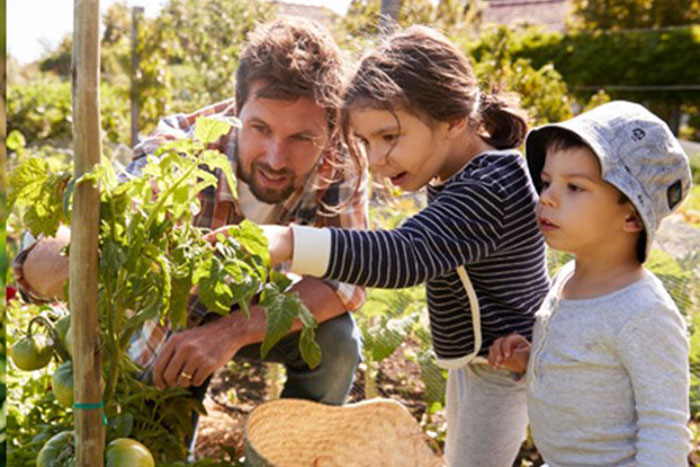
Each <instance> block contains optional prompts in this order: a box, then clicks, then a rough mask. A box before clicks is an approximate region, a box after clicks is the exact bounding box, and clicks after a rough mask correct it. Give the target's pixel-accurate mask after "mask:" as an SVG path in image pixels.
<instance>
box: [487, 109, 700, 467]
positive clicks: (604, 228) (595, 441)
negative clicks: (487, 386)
mask: <svg viewBox="0 0 700 467" xmlns="http://www.w3.org/2000/svg"><path fill="white" fill-rule="evenodd" d="M526 150H527V159H528V166H529V170H530V175H531V176H532V179H533V181H534V183H535V186H536V187H537V188H538V190H540V201H539V205H538V221H539V225H540V230H541V231H542V233H543V235H544V237H545V239H546V241H547V244H548V245H549V246H550V247H552V248H554V249H557V250H560V251H566V252H570V253H572V254H573V255H574V256H575V260H574V261H572V262H570V263H568V264H567V265H565V266H564V267H562V269H561V270H560V271H559V272H558V273H557V275H556V276H555V278H554V280H553V284H552V289H551V290H550V292H549V294H548V296H547V297H546V298H545V300H544V302H543V303H542V306H541V308H540V310H539V311H538V312H537V314H536V323H535V328H534V332H533V338H532V347H530V344H529V343H528V342H527V340H526V339H525V338H523V337H522V336H519V335H517V334H516V335H511V336H508V337H505V338H501V339H498V340H497V341H496V342H494V344H493V345H492V346H491V348H490V351H489V363H491V365H492V366H494V367H496V368H498V367H505V368H509V369H511V370H513V371H516V372H520V373H522V372H524V371H525V370H527V394H528V413H529V416H530V423H531V428H532V436H533V438H534V441H535V444H536V445H537V448H538V449H539V451H540V453H541V454H542V456H543V458H544V460H545V461H546V462H547V463H548V465H549V466H550V467H555V466H563V465H577V466H580V465H614V466H627V465H630V466H631V465H636V466H637V467H639V466H655V467H658V466H664V467H671V466H686V465H687V455H688V452H689V449H690V444H689V434H690V433H689V431H688V429H687V427H686V423H687V420H688V417H689V408H688V386H689V370H688V339H687V337H686V332H685V325H684V321H683V318H682V317H681V315H680V313H679V312H678V309H677V307H676V306H675V304H674V303H673V301H672V299H671V297H670V296H669V295H668V293H667V292H666V291H665V290H664V288H663V285H662V284H661V282H660V281H659V280H658V279H657V278H656V277H655V276H654V275H653V274H652V273H650V272H649V271H647V270H645V269H644V267H643V266H642V264H643V263H644V261H645V260H646V258H647V256H648V253H649V249H650V246H651V244H652V240H653V238H654V234H655V233H656V230H657V227H658V226H659V223H660V221H661V219H662V218H663V217H665V216H667V215H668V214H670V213H671V212H672V211H673V209H674V208H676V207H677V206H678V205H679V204H680V202H681V201H682V199H683V198H684V197H685V196H686V195H687V193H688V191H689V189H690V183H691V176H690V169H689V163H688V158H687V156H686V155H685V154H684V153H683V150H682V149H681V147H680V146H679V144H678V142H677V141H676V139H675V138H674V137H673V135H672V134H671V131H670V130H669V128H668V126H667V125H666V124H665V123H664V122H663V121H661V120H660V119H658V118H657V117H656V116H655V115H653V114H651V113H650V112H649V111H647V110H646V109H645V108H644V107H642V106H640V105H637V104H632V103H629V102H624V101H616V102H610V103H608V104H605V105H602V106H600V107H597V108H596V109H594V110H591V111H589V112H586V113H584V114H581V115H579V116H578V117H576V118H573V119H571V120H568V121H566V122H562V123H558V124H552V125H545V126H543V127H540V128H537V129H534V130H533V131H532V132H530V134H529V135H528V138H527V141H526ZM528 357H529V362H528Z"/></svg>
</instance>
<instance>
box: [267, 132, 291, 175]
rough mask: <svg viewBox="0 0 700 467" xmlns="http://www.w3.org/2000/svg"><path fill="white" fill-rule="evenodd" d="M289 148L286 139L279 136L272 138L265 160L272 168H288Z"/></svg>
mask: <svg viewBox="0 0 700 467" xmlns="http://www.w3.org/2000/svg"><path fill="white" fill-rule="evenodd" d="M287 159H288V158H287V148H286V145H285V143H284V141H282V140H280V139H279V138H272V139H270V142H269V144H268V146H267V154H265V162H267V165H268V166H270V168H271V169H272V170H283V169H286V168H287V164H288V160H287Z"/></svg>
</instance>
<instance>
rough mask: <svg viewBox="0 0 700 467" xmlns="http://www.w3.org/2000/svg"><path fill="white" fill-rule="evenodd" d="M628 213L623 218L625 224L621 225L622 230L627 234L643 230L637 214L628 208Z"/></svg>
mask: <svg viewBox="0 0 700 467" xmlns="http://www.w3.org/2000/svg"><path fill="white" fill-rule="evenodd" d="M630 208H631V209H630V212H629V213H628V214H627V217H625V222H624V223H623V224H622V230H624V231H625V232H629V233H639V232H641V231H642V230H644V224H643V223H642V219H641V218H640V217H639V214H637V211H636V210H635V209H634V208H633V207H632V206H630Z"/></svg>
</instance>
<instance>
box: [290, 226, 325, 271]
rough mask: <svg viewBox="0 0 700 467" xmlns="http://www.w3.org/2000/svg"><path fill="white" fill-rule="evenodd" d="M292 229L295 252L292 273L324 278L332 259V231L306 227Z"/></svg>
mask: <svg viewBox="0 0 700 467" xmlns="http://www.w3.org/2000/svg"><path fill="white" fill-rule="evenodd" d="M291 227H292V234H293V236H294V252H293V254H292V265H291V267H290V272H294V273H297V274H306V275H309V276H315V277H322V276H323V275H324V274H325V273H326V270H327V269H328V263H329V261H330V258H331V231H330V230H329V229H325V228H318V227H308V226H304V225H294V224H292V225H291Z"/></svg>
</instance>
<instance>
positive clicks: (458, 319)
mask: <svg viewBox="0 0 700 467" xmlns="http://www.w3.org/2000/svg"><path fill="white" fill-rule="evenodd" d="M344 104H345V108H344V112H343V131H344V135H345V137H346V141H347V143H348V146H349V148H350V150H351V151H355V152H356V153H359V154H361V155H362V156H363V157H364V158H366V160H368V161H369V164H370V165H371V167H372V169H373V171H374V172H375V173H377V174H380V175H381V176H384V177H386V178H388V179H389V180H390V181H391V183H393V184H394V185H396V186H399V187H401V188H402V189H403V190H407V191H415V190H419V189H421V188H423V187H426V188H427V192H428V205H427V207H426V208H425V209H423V210H422V211H421V212H419V213H418V214H417V215H415V216H413V217H412V218H410V219H408V220H406V221H405V223H404V224H403V225H402V226H401V227H399V228H396V229H394V230H391V231H357V230H347V229H337V228H323V229H317V228H312V227H306V226H296V225H294V226H291V227H280V226H266V227H265V231H266V235H267V237H268V240H269V242H270V253H271V256H272V259H273V262H275V263H279V262H284V261H287V260H289V259H291V262H292V265H291V270H292V271H293V272H296V273H300V274H307V275H313V276H318V277H324V278H330V279H338V280H341V281H343V282H348V283H353V284H360V285H364V286H369V287H381V288H401V287H409V286H413V285H416V284H420V283H422V282H425V283H426V286H427V300H428V311H429V315H430V329H431V335H432V340H433V349H434V351H435V354H436V356H437V361H438V364H439V365H441V366H442V367H443V368H447V369H449V376H448V387H447V403H446V407H447V427H448V428H447V441H446V457H447V461H448V463H449V465H451V466H472V467H483V466H489V467H500V466H503V467H510V466H511V465H512V464H513V461H514V460H515V457H516V456H517V453H518V450H519V447H520V444H521V442H522V440H523V438H524V435H525V429H526V425H527V414H526V405H525V386H524V384H523V383H522V382H521V381H519V378H518V377H517V375H515V374H513V373H511V372H509V371H507V370H494V369H492V368H490V367H489V366H488V364H486V361H485V359H484V358H483V357H484V356H485V355H486V354H487V353H488V348H489V346H490V345H491V343H492V342H493V341H494V340H495V339H496V338H498V337H501V336H506V335H509V334H511V333H514V332H518V333H521V334H524V335H527V336H530V333H531V329H532V325H533V315H534V312H535V311H536V310H537V308H538V307H539V305H540V302H541V301H542V298H543V297H544V296H545V294H546V293H547V290H548V287H549V280H548V277H547V273H546V268H545V249H544V242H543V239H542V237H541V236H540V234H539V231H538V228H537V222H536V217H535V205H536V201H537V199H536V198H537V196H536V193H535V190H534V188H533V186H532V184H531V181H530V178H529V176H528V174H527V171H526V167H525V160H524V158H523V157H522V156H521V155H520V153H519V152H518V151H517V150H516V149H515V148H516V147H517V146H518V145H520V144H521V142H522V140H523V137H524V136H525V132H526V123H525V119H524V118H523V117H522V116H521V114H520V112H519V111H518V110H517V109H516V108H514V107H511V106H510V105H509V104H507V103H506V101H505V100H503V99H502V98H501V97H497V96H495V95H490V94H485V93H482V92H480V91H479V89H478V87H477V82H476V78H475V76H474V73H473V71H472V69H471V66H470V65H469V62H468V60H467V59H466V57H465V56H464V55H463V54H462V53H461V52H460V51H459V49H457V48H456V47H455V46H454V45H453V44H452V43H451V42H449V41H448V40H447V39H446V38H445V37H444V36H442V35H441V34H439V33H437V32H435V31H434V30H431V29H429V28H425V27H411V28H409V29H407V30H406V31H404V32H399V33H396V34H394V35H393V36H391V37H389V38H388V39H387V40H386V42H385V44H383V45H382V46H380V47H379V48H378V49H377V50H375V51H373V52H370V53H369V54H368V55H366V56H365V57H364V58H363V59H362V61H361V63H360V65H359V69H358V70H357V73H356V74H355V76H354V78H353V79H352V81H351V82H350V84H349V87H348V89H347V90H346V93H345V103H344ZM216 233H225V229H222V230H221V231H220V232H214V233H213V234H212V237H213V236H215V235H216Z"/></svg>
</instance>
